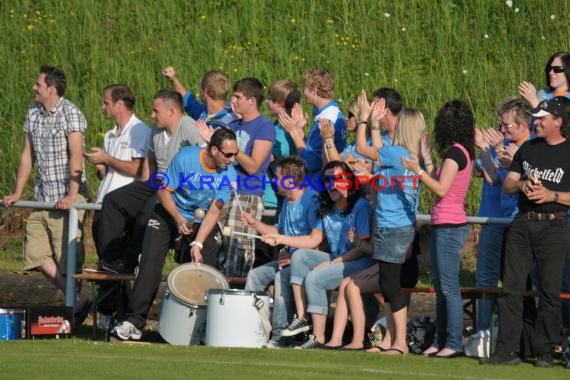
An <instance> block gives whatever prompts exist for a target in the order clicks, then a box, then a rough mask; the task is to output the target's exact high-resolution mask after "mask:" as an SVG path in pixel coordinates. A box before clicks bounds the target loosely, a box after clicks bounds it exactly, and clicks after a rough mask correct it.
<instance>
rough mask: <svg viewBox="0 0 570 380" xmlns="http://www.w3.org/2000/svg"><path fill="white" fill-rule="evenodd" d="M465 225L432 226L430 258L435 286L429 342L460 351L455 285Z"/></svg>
mask: <svg viewBox="0 0 570 380" xmlns="http://www.w3.org/2000/svg"><path fill="white" fill-rule="evenodd" d="M468 233H469V226H468V225H465V226H458V227H437V226H432V232H431V234H432V235H431V259H432V263H433V273H434V285H435V290H436V317H435V324H436V334H435V339H434V342H433V346H434V347H437V348H439V349H443V348H450V349H452V350H454V351H463V346H462V333H463V303H462V301H461V291H460V288H459V271H460V269H461V250H462V249H463V245H464V244H465V241H466V240H467V234H468Z"/></svg>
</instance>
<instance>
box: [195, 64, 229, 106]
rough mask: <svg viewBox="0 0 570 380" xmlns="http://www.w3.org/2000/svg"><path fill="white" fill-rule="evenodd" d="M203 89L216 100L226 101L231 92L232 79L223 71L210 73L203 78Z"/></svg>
mask: <svg viewBox="0 0 570 380" xmlns="http://www.w3.org/2000/svg"><path fill="white" fill-rule="evenodd" d="M200 87H201V89H202V91H204V92H205V93H206V94H208V96H209V97H211V98H212V99H214V100H226V98H227V97H228V92H229V91H230V78H228V75H227V74H226V73H224V72H223V71H219V70H213V71H208V72H207V73H206V74H204V77H203V78H202V84H201V86H200Z"/></svg>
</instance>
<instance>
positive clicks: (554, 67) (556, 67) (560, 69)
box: [548, 66, 564, 74]
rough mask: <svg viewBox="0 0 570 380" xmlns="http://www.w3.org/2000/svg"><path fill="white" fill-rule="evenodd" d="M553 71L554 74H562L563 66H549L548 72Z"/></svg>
mask: <svg viewBox="0 0 570 380" xmlns="http://www.w3.org/2000/svg"><path fill="white" fill-rule="evenodd" d="M551 71H554V72H555V73H556V74H560V73H563V72H564V66H550V67H549V68H548V72H551Z"/></svg>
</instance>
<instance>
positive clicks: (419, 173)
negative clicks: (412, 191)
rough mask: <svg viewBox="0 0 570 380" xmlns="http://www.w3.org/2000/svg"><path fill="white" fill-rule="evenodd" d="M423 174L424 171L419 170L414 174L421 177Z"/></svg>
mask: <svg viewBox="0 0 570 380" xmlns="http://www.w3.org/2000/svg"><path fill="white" fill-rule="evenodd" d="M423 172H424V169H420V170H418V171H417V172H416V175H422V173H423Z"/></svg>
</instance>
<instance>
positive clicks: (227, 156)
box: [216, 147, 239, 158]
mask: <svg viewBox="0 0 570 380" xmlns="http://www.w3.org/2000/svg"><path fill="white" fill-rule="evenodd" d="M216 148H217V147H216ZM218 150H219V151H220V153H221V154H222V155H223V156H224V157H225V158H232V157H236V156H237V155H238V153H239V151H238V152H235V153H234V152H231V153H226V152H224V151H223V150H221V149H220V148H218Z"/></svg>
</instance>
